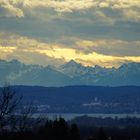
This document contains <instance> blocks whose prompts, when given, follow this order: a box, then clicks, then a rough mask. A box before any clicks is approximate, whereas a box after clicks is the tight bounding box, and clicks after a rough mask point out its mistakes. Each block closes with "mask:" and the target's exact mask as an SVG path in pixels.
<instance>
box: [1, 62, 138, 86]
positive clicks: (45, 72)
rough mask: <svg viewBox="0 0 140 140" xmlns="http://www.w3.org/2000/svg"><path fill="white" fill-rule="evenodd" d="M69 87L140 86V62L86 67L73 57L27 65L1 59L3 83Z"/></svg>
mask: <svg viewBox="0 0 140 140" xmlns="http://www.w3.org/2000/svg"><path fill="white" fill-rule="evenodd" d="M4 82H10V84H12V85H39V86H53V87H55V86H68V85H100V86H124V85H137V86H140V63H134V62H132V63H127V64H122V65H121V66H120V67H119V68H114V67H113V68H105V67H101V66H98V65H96V66H93V67H89V66H88V67H86V66H83V65H81V64H79V63H77V62H75V61H74V60H71V61H69V62H67V63H65V64H63V65H61V66H59V67H55V66H51V65H48V66H46V67H44V66H40V65H33V64H31V65H26V64H24V63H21V62H19V61H18V60H11V61H6V60H0V84H1V85H2V84H3V83H4Z"/></svg>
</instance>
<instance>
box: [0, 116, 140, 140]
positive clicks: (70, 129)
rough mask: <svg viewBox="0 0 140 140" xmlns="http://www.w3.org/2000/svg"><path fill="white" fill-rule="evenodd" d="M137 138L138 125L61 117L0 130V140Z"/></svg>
mask: <svg viewBox="0 0 140 140" xmlns="http://www.w3.org/2000/svg"><path fill="white" fill-rule="evenodd" d="M27 139H30V140H139V139H140V127H128V128H127V127H124V128H119V127H95V126H92V127H91V126H90V127H87V126H77V124H71V125H70V124H69V123H68V122H66V121H65V120H64V119H63V118H61V117H60V118H59V119H55V120H47V121H46V122H45V123H44V122H43V123H42V124H41V125H37V124H35V125H34V124H32V128H30V129H26V130H25V129H24V130H17V131H15V130H14V129H13V130H11V129H9V130H8V129H5V130H3V131H1V132H0V140H27Z"/></svg>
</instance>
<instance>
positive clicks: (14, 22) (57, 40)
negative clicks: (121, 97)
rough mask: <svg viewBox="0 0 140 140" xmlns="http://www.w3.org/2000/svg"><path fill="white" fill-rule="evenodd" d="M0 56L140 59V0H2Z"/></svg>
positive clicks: (103, 61)
mask: <svg viewBox="0 0 140 140" xmlns="http://www.w3.org/2000/svg"><path fill="white" fill-rule="evenodd" d="M0 59H5V60H12V59H17V60H19V61H21V62H23V63H26V64H40V65H44V66H46V65H56V66H57V65H61V64H63V63H65V62H68V61H70V60H72V59H73V60H75V61H76V62H78V63H81V64H83V65H86V66H94V65H100V66H104V67H118V66H120V65H121V64H122V63H128V62H140V0H0Z"/></svg>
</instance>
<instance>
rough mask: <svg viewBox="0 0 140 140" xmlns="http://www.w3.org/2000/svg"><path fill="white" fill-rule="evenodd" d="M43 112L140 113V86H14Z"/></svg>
mask: <svg viewBox="0 0 140 140" xmlns="http://www.w3.org/2000/svg"><path fill="white" fill-rule="evenodd" d="M13 88H14V89H15V90H16V91H17V94H22V96H23V100H24V103H29V102H32V103H34V104H36V105H37V106H38V111H39V112H59V113H66V112H67V113H140V86H121V87H101V86H66V87H40V86H13Z"/></svg>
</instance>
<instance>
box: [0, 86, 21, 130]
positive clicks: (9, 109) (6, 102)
mask: <svg viewBox="0 0 140 140" xmlns="http://www.w3.org/2000/svg"><path fill="white" fill-rule="evenodd" d="M20 101H21V97H20V98H19V97H17V96H16V91H15V90H14V89H13V88H12V87H11V86H9V85H8V86H4V87H2V88H1V89H0V130H1V129H2V128H3V127H4V126H6V125H7V123H8V122H9V120H10V119H11V115H13V113H14V112H15V110H16V108H17V106H18V104H19V102H20Z"/></svg>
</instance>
